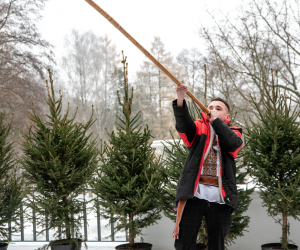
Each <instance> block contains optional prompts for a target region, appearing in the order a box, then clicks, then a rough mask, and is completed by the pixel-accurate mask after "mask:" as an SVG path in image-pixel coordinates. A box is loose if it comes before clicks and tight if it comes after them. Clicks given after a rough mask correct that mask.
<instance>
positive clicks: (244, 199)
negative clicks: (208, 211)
mask: <svg viewBox="0 0 300 250" xmlns="http://www.w3.org/2000/svg"><path fill="white" fill-rule="evenodd" d="M189 110H190V114H191V117H192V119H193V120H195V119H196V117H201V110H200V108H199V107H198V106H197V104H195V103H194V102H193V103H190V104H189ZM172 138H173V140H171V141H166V142H165V143H163V144H164V156H165V158H164V160H163V165H164V168H163V169H161V175H162V176H163V177H164V182H165V183H166V184H165V185H164V188H163V192H162V195H161V196H160V199H161V203H160V204H161V208H162V210H163V212H164V215H165V216H166V217H168V218H170V219H171V220H173V221H174V222H176V212H175V211H174V210H173V206H174V204H175V195H176V187H177V182H178V180H179V177H180V173H181V171H182V168H183V166H184V163H185V161H186V158H187V156H188V148H187V147H186V146H185V145H184V144H183V143H182V141H181V140H180V139H177V140H176V139H175V138H174V137H173V136H172ZM240 157H241V156H239V158H240ZM238 160H239V159H238ZM243 168H244V166H242V165H237V168H236V183H237V184H243V183H244V181H245V177H246V175H247V172H245V171H243ZM253 191H254V189H246V190H244V189H243V188H238V196H239V204H238V208H237V209H236V210H235V212H234V213H233V214H232V226H231V228H230V232H229V234H228V235H227V237H226V239H225V245H226V249H228V247H229V246H230V245H231V244H232V243H234V241H235V240H236V239H237V238H238V237H242V236H244V232H245V231H247V230H246V228H247V227H248V225H249V221H250V218H249V216H246V215H243V214H244V213H245V212H246V211H247V210H248V207H249V205H250V202H251V198H250V195H251V194H252V193H253ZM197 243H198V244H202V245H204V246H206V244H207V233H206V225H205V218H204V217H203V222H202V225H201V227H200V230H199V233H198V239H197Z"/></svg>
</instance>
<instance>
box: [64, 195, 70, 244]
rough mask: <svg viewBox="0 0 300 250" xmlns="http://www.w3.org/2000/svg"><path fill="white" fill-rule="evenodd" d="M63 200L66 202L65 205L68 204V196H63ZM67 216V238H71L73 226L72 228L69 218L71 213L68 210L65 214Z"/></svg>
mask: <svg viewBox="0 0 300 250" xmlns="http://www.w3.org/2000/svg"><path fill="white" fill-rule="evenodd" d="M63 202H64V204H65V207H66V206H68V199H67V196H64V197H63ZM65 217H66V221H65V224H66V225H65V226H66V238H67V239H68V240H69V239H71V228H70V219H69V215H68V212H66V214H65Z"/></svg>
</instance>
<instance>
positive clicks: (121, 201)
mask: <svg viewBox="0 0 300 250" xmlns="http://www.w3.org/2000/svg"><path fill="white" fill-rule="evenodd" d="M122 53H123V52H122ZM122 64H123V67H124V91H125V93H124V96H123V98H121V96H120V94H119V92H117V94H118V100H119V103H120V105H121V106H122V112H123V118H122V117H120V116H117V118H118V122H117V130H116V132H115V131H112V132H111V133H109V132H108V131H107V133H108V135H109V142H108V143H105V144H104V146H103V147H102V146H101V150H100V151H101V153H100V156H101V157H100V161H101V165H100V166H99V169H98V172H97V173H98V174H97V176H96V177H95V178H94V179H93V180H92V182H91V183H90V185H91V187H92V188H93V189H94V192H95V194H96V196H97V198H98V199H99V200H100V201H101V211H100V214H101V216H103V218H105V219H109V220H110V223H115V222H117V221H118V224H117V225H116V226H115V231H116V232H117V231H125V230H126V231H127V230H128V231H129V246H130V247H133V246H134V245H135V242H134V238H135V236H136V235H140V234H141V231H142V229H143V228H145V227H147V226H150V225H152V224H154V223H155V222H156V220H158V219H160V218H161V215H160V211H161V210H160V209H159V204H158V203H159V201H158V199H157V193H158V192H157V190H158V189H159V188H160V186H161V184H162V183H161V179H162V178H161V176H160V175H159V171H158V170H159V168H160V167H161V163H160V158H159V157H157V156H156V155H155V151H154V149H153V148H151V146H150V139H151V138H152V135H151V131H150V130H149V129H148V126H146V128H144V129H142V126H141V125H140V124H141V121H140V116H141V115H140V113H141V111H139V112H138V113H137V114H136V115H135V116H134V117H133V118H132V117H131V115H132V114H131V112H132V99H133V88H132V91H131V94H130V93H129V86H128V71H127V67H128V64H127V63H126V57H125V58H124V55H123V60H122ZM111 213H112V214H113V215H114V216H113V217H111V216H110V214H111Z"/></svg>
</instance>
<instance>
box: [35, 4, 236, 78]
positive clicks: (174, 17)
mask: <svg viewBox="0 0 300 250" xmlns="http://www.w3.org/2000/svg"><path fill="white" fill-rule="evenodd" d="M94 1H95V2H96V3H97V4H98V5H99V6H100V7H101V8H103V9H104V10H105V11H106V12H107V13H108V14H109V15H111V16H112V17H113V18H114V19H115V20H116V21H117V22H118V23H119V24H120V25H121V26H122V27H123V28H124V29H125V30H126V31H127V32H128V33H129V34H131V36H133V37H134V38H135V39H136V40H137V41H138V42H139V43H140V44H141V45H142V46H144V47H145V48H146V49H147V50H148V51H150V48H151V42H152V41H153V39H154V36H159V37H160V38H161V39H162V41H163V42H164V44H165V47H166V49H167V51H170V52H171V53H172V55H173V56H174V57H176V56H177V55H178V53H179V52H180V51H181V50H182V49H184V48H186V49H191V48H193V47H196V48H198V49H199V50H200V51H201V52H202V53H205V51H204V44H203V43H202V41H201V40H200V38H199V36H198V30H199V28H200V25H201V23H202V24H204V25H211V24H212V20H211V18H210V17H209V15H208V14H207V12H206V10H209V11H215V12H214V13H216V15H219V14H217V13H218V11H217V10H221V11H224V12H227V13H230V14H232V15H234V12H235V10H236V9H237V6H238V4H239V3H241V0H94ZM42 15H43V16H44V18H43V19H42V20H41V21H40V23H39V29H40V31H41V33H42V35H43V37H44V38H45V39H46V40H48V41H49V42H50V43H52V45H54V46H55V49H54V53H55V56H56V60H57V62H59V61H60V56H61V54H62V52H63V45H64V38H65V36H66V35H68V34H70V32H71V30H72V29H77V30H79V31H88V30H92V31H93V32H94V33H96V34H97V35H101V36H103V35H105V34H107V35H108V37H109V38H111V39H112V42H113V43H114V44H115V45H116V47H117V51H118V52H121V51H122V50H124V52H125V54H126V55H127V57H128V62H129V75H130V78H132V77H133V75H134V73H135V71H136V70H138V69H139V66H140V65H141V64H142V62H143V60H144V59H145V56H144V55H143V54H142V52H140V51H139V50H138V49H137V48H136V47H135V46H134V45H133V44H132V43H131V42H130V41H129V40H128V39H127V38H126V37H124V35H123V34H122V33H120V32H119V31H118V30H117V29H116V28H115V27H114V26H113V25H112V24H111V23H109V22H108V21H107V20H106V19H105V18H104V17H103V16H102V15H100V14H99V13H98V12H97V11H96V10H94V9H93V8H92V7H91V6H90V5H89V4H88V3H87V2H86V1H85V0H48V2H47V3H46V6H45V10H44V11H43V12H42Z"/></svg>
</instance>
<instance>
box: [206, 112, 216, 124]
mask: <svg viewBox="0 0 300 250" xmlns="http://www.w3.org/2000/svg"><path fill="white" fill-rule="evenodd" d="M217 114H218V112H217V110H215V109H213V110H210V114H209V115H208V121H209V123H210V124H212V123H213V121H214V120H215V119H216V118H218V116H217Z"/></svg>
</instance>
